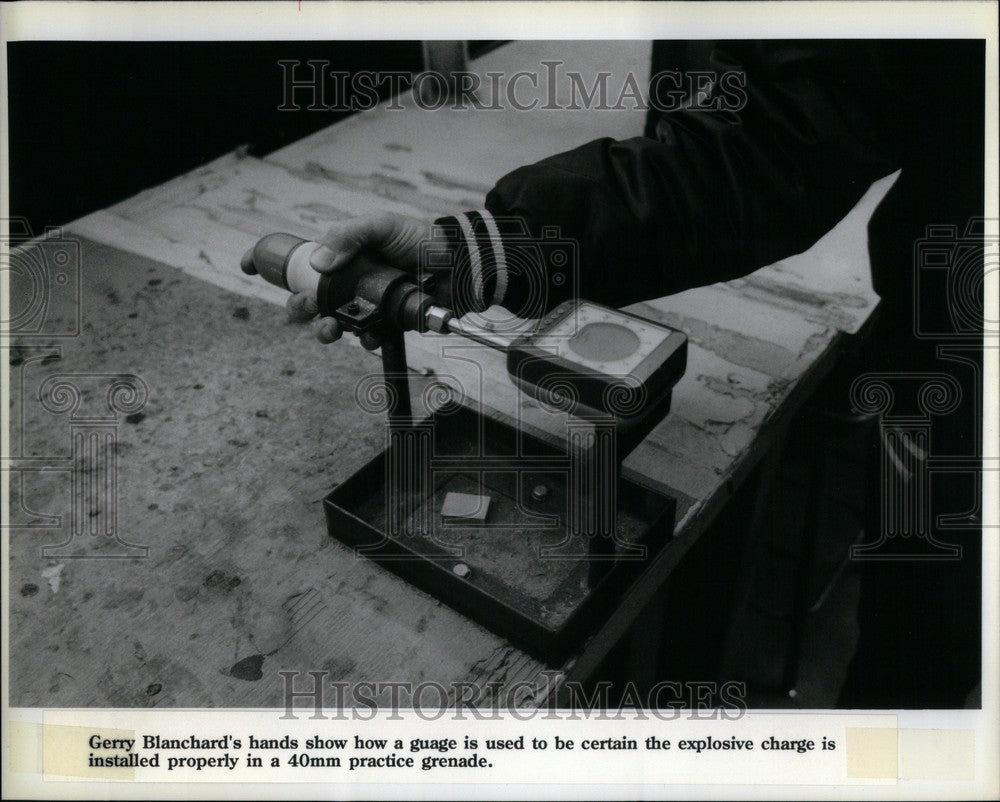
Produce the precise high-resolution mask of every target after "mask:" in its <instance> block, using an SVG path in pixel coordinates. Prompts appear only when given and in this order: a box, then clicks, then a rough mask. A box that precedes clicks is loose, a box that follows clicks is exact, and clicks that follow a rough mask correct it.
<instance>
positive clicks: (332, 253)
mask: <svg viewBox="0 0 1000 802" xmlns="http://www.w3.org/2000/svg"><path fill="white" fill-rule="evenodd" d="M422 230H423V229H422V227H421V226H420V225H419V224H418V223H417V222H416V221H414V220H410V219H407V218H405V217H403V216H401V215H395V214H367V215H361V216H360V217H352V218H351V219H349V220H342V221H341V222H339V223H336V224H335V225H333V226H332V227H331V228H330V230H329V231H327V232H326V234H324V235H323V238H322V239H321V240H320V247H318V248H316V250H314V251H313V253H312V255H311V256H310V258H309V263H310V264H311V265H312V267H313V268H314V269H315V270H318V271H320V272H321V273H328V272H330V271H331V270H338V269H340V268H341V267H343V266H344V265H346V264H347V263H348V262H350V261H351V259H353V258H354V257H355V256H357V254H358V253H359V252H360V251H362V250H368V251H372V252H375V253H379V254H381V255H382V256H384V257H386V258H388V259H390V260H391V261H392V262H393V263H400V264H399V265H398V266H400V267H408V266H410V263H411V262H415V261H416V253H417V250H418V249H419V243H420V240H421V237H422Z"/></svg>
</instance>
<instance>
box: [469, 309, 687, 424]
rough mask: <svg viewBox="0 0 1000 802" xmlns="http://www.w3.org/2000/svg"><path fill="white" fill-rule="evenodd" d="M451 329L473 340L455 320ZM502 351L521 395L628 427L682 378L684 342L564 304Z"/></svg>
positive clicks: (619, 316)
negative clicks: (612, 420)
mask: <svg viewBox="0 0 1000 802" xmlns="http://www.w3.org/2000/svg"><path fill="white" fill-rule="evenodd" d="M451 329H452V330H453V331H456V332H458V333H461V334H464V335H465V336H467V337H472V338H473V339H475V338H476V337H475V333H473V332H471V331H470V330H469V329H468V328H467V327H465V326H463V325H462V324H461V323H459V322H457V321H456V322H455V323H454V324H452V325H451ZM494 347H498V346H497V345H496V344H494ZM503 350H504V351H506V354H507V372H508V373H509V374H510V377H511V379H512V380H513V381H514V383H515V384H516V385H517V386H518V388H519V389H521V390H522V391H523V392H526V393H528V394H529V395H531V396H533V397H535V398H537V399H539V400H541V401H543V402H545V403H548V404H550V405H552V406H554V407H556V408H557V409H562V410H564V411H566V412H569V413H571V414H575V415H581V416H584V417H595V416H597V417H603V416H607V415H611V416H613V417H614V418H616V419H617V420H618V421H619V422H622V423H628V422H630V421H633V420H634V419H636V418H638V417H641V416H642V415H644V414H645V413H646V412H647V411H648V410H650V409H651V408H652V407H654V406H656V405H657V404H658V403H659V402H660V401H661V400H662V399H663V397H664V396H665V395H669V394H670V391H671V388H672V387H673V386H674V384H676V383H677V381H678V380H679V379H680V377H681V376H682V375H683V373H684V368H685V364H686V361H687V338H686V336H685V335H684V334H683V333H682V332H679V331H677V330H675V329H671V328H669V327H668V326H663V325H661V324H659V323H656V322H655V321H652V320H648V319H646V318H643V317H640V316H638V315H633V314H631V313H629V312H622V311H621V310H618V309H612V308H610V307H607V306H601V305H600V304H596V303H593V302H591V301H567V302H566V303H563V304H560V305H559V306H557V307H556V308H555V309H553V310H552V311H551V312H549V313H548V314H547V315H546V316H545V317H543V318H542V319H540V320H539V321H538V323H537V325H536V326H535V327H534V328H533V329H532V331H530V332H529V333H527V334H523V335H521V336H519V337H517V338H516V339H514V340H513V341H511V342H509V343H506V344H505V345H504V346H503Z"/></svg>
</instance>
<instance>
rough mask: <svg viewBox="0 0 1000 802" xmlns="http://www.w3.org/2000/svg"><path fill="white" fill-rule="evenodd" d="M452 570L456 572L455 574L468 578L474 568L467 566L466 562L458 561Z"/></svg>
mask: <svg viewBox="0 0 1000 802" xmlns="http://www.w3.org/2000/svg"><path fill="white" fill-rule="evenodd" d="M451 570H452V573H453V574H455V576H457V577H460V578H461V579H466V578H467V577H468V576H469V574H471V573H472V569H471V568H469V566H467V565H466V564H465V563H458V564H456V565H455V567H454V568H452V569H451Z"/></svg>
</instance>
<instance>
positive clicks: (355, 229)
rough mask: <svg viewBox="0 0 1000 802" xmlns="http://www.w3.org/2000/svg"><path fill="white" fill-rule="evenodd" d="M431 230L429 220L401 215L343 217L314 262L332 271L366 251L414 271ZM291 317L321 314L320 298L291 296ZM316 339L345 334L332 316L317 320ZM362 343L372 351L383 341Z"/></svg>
mask: <svg viewBox="0 0 1000 802" xmlns="http://www.w3.org/2000/svg"><path fill="white" fill-rule="evenodd" d="M429 230H430V225H429V224H428V223H423V222H420V221H419V220H415V219H413V218H410V217H403V216H402V215H397V214H388V213H384V212H383V213H377V214H376V213H372V214H366V215H361V216H359V217H353V218H351V219H350V220H343V221H341V222H339V223H336V224H335V225H333V226H331V228H330V230H329V231H327V232H326V234H324V235H323V238H322V239H321V240H319V242H320V247H319V248H317V249H316V250H315V251H313V254H312V256H311V257H310V260H309V261H310V264H311V265H312V267H313V269H314V270H317V271H318V272H320V273H331V272H333V271H336V270H340V269H341V268H343V267H345V266H346V265H348V264H350V262H351V260H352V259H354V257H355V256H357V255H358V254H359V253H362V252H364V253H365V254H366V255H368V256H369V257H371V258H373V259H376V260H378V261H380V262H383V263H384V264H387V265H390V266H391V267H397V268H399V269H401V270H413V269H415V268H416V267H417V263H418V261H419V258H420V243H421V241H422V240H423V239H424V238H425V237H426V236H427V234H428V232H429ZM286 308H287V309H288V319H289V320H290V321H292V322H295V323H306V322H308V321H311V320H313V319H314V318H316V316H317V315H318V314H319V309H318V308H317V307H316V297H315V295H313V294H311V293H306V292H300V293H294V294H293V295H291V296H289V298H288V302H287V303H286ZM313 326H314V328H315V334H316V339H318V340H319V341H320V342H321V343H332V342H336V341H337V340H339V339H340V337H341V335H342V334H343V332H342V330H341V328H340V324H339V323H337V321H336V320H335V319H334V318H332V317H326V318H319V319H318V320H316V321H315V322H314V323H313ZM361 344H362V345H363V346H364V347H365V348H368V349H369V350H372V349H374V348H378V346H379V344H380V343H379V341H378V339H377V338H376V337H374V336H372V335H367V334H366V335H362V337H361Z"/></svg>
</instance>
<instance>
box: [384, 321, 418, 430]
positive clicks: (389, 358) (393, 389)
mask: <svg viewBox="0 0 1000 802" xmlns="http://www.w3.org/2000/svg"><path fill="white" fill-rule="evenodd" d="M382 373H383V374H384V375H385V383H386V385H387V387H388V391H389V406H388V409H387V410H386V414H387V415H388V417H389V423H390V424H405V423H409V421H410V420H411V419H412V417H413V412H412V410H411V408H410V378H409V373H408V371H407V368H406V341H405V340H404V339H403V332H401V331H400V330H399V329H395V328H393V329H390V330H389V331H387V332H386V334H385V339H384V340H383V341H382Z"/></svg>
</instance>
